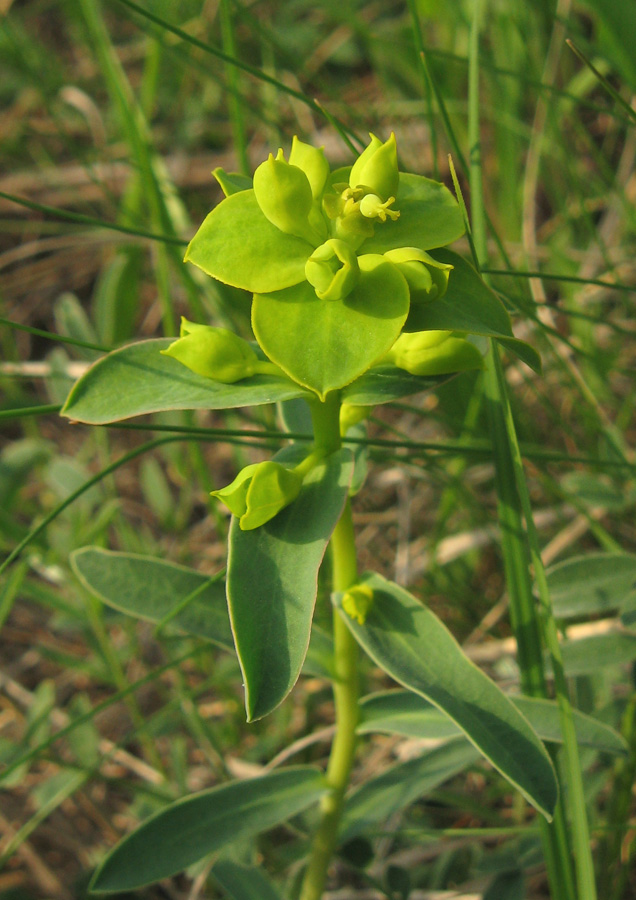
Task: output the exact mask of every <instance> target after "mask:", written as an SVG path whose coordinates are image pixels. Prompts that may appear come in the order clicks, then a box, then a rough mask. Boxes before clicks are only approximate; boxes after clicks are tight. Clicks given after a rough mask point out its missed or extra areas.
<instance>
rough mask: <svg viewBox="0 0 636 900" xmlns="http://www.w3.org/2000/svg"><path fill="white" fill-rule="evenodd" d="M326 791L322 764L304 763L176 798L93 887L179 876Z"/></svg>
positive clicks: (132, 885)
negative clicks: (310, 764)
mask: <svg viewBox="0 0 636 900" xmlns="http://www.w3.org/2000/svg"><path fill="white" fill-rule="evenodd" d="M325 791H326V784H325V780H324V776H323V775H322V773H321V772H320V771H319V770H318V769H315V768H313V767H312V766H302V767H301V766H299V767H297V768H290V769H285V770H283V771H280V772H271V773H269V774H267V775H262V776H261V777H260V778H250V779H248V780H246V781H239V782H233V783H232V784H224V785H221V786H220V787H215V788H212V789H211V790H209V791H202V792H201V793H199V794H194V795H193V796H190V797H186V798H184V799H183V800H177V802H176V803H173V804H171V805H170V806H168V807H167V808H166V809H163V810H161V811H160V812H158V813H157V814H156V815H154V816H151V818H150V819H148V820H146V821H145V822H144V823H143V824H142V825H141V826H140V827H139V828H138V829H137V830H136V831H133V833H132V834H130V835H128V837H126V838H124V839H123V841H121V842H120V843H119V844H117V846H116V847H115V849H114V850H112V851H111V853H109V855H108V856H107V857H106V859H105V860H104V862H103V863H102V864H101V866H100V867H99V868H98V870H97V872H96V873H95V875H94V877H93V881H92V882H91V885H90V890H91V891H94V892H96V893H109V892H114V891H130V890H134V889H136V888H140V887H143V886H144V885H147V884H152V883H153V882H155V881H159V880H160V879H161V878H167V877H168V876H170V875H175V874H176V873H177V872H182V871H183V870H184V869H186V868H187V867H188V866H191V865H192V864H193V863H196V862H198V861H199V860H200V859H203V858H204V857H205V856H208V855H209V854H210V853H214V852H215V851H216V850H220V849H221V848H222V847H225V846H227V845H228V844H231V843H233V842H234V841H237V840H241V839H245V838H249V837H251V836H253V835H255V834H259V833H260V832H261V831H266V830H267V829H268V828H272V827H273V826H274V825H278V824H280V823H281V822H285V821H286V820H287V819H290V818H292V817H293V816H295V815H297V814H298V813H299V812H302V811H303V810H304V809H307V807H308V806H311V805H312V804H314V803H316V802H317V801H318V800H319V799H320V797H321V796H322V795H323V794H324V793H325Z"/></svg>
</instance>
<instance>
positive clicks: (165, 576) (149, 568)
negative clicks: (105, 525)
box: [71, 547, 333, 678]
mask: <svg viewBox="0 0 636 900" xmlns="http://www.w3.org/2000/svg"><path fill="white" fill-rule="evenodd" d="M71 568H72V569H73V571H74V572H75V574H76V576H77V577H78V578H79V580H80V581H81V582H82V584H83V585H84V587H85V588H86V589H87V590H89V591H91V593H93V594H95V596H97V597H99V599H100V600H101V601H102V602H103V603H105V604H106V605H107V606H110V607H111V608H112V609H116V610H118V611H119V612H122V613H126V614H127V615H129V616H132V617H133V618H135V619H142V620H143V621H145V622H153V623H155V624H159V623H164V624H166V625H168V624H170V625H171V626H173V627H174V628H178V629H179V630H180V631H183V632H185V633H186V634H189V635H192V636H193V637H196V638H199V639H200V640H204V641H211V642H212V643H213V644H216V645H217V646H218V647H221V648H222V649H223V650H229V651H231V652H232V653H234V641H233V638H232V629H231V628H230V619H229V616H228V612H227V599H226V589H225V579H220V578H218V577H215V578H214V579H211V578H210V577H208V576H207V575H203V574H202V573H201V572H197V571H196V570H195V569H188V568H187V567H186V566H179V565H177V564H175V563H169V562H166V561H165V560H162V559H156V558H155V557H154V556H140V555H139V554H136V553H120V552H114V551H112V550H104V549H103V548H101V547H82V548H81V549H80V550H75V551H74V553H72V554H71ZM332 657H333V641H332V640H331V637H330V636H329V635H328V634H327V633H326V632H324V631H322V630H321V629H320V628H318V627H317V626H315V625H314V626H313V627H312V629H311V639H310V641H309V649H308V651H307V656H306V657H305V664H304V666H303V672H304V673H305V674H306V675H311V676H313V677H318V678H331V677H332V674H333V673H332V671H331V660H332Z"/></svg>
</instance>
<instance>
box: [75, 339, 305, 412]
mask: <svg viewBox="0 0 636 900" xmlns="http://www.w3.org/2000/svg"><path fill="white" fill-rule="evenodd" d="M171 343H172V340H171V339H169V338H167V339H166V338H159V339H157V340H151V341H140V342H139V343H137V344H129V345H128V346H127V347H122V348H121V349H119V350H114V351H113V352H112V353H109V354H108V355H107V356H104V357H102V359H100V360H98V361H97V362H96V363H95V365H93V366H91V368H90V369H89V370H88V371H87V372H86V374H85V375H83V376H82V377H81V378H80V379H79V381H77V382H76V384H75V385H74V386H73V389H72V390H71V392H70V394H69V396H68V399H67V400H66V403H65V405H64V407H63V409H62V413H61V414H62V415H63V416H67V417H68V418H69V419H73V420H74V421H77V422H86V423H87V424H89V425H103V424H105V423H107V422H118V421H119V420H120V419H129V418H130V417H131V416H140V415H144V414H146V413H153V412H161V411H163V410H167V409H230V408H232V407H235V406H256V405H259V404H263V403H275V402H276V401H278V400H287V399H289V398H291V397H302V396H303V395H305V394H306V391H303V389H302V388H301V387H299V386H298V385H296V384H293V383H292V382H291V381H290V380H289V379H288V378H286V377H285V376H284V375H280V376H277V375H254V376H252V377H251V378H246V379H245V380H244V381H238V382H236V383H235V384H221V383H220V382H217V381H212V379H211V378H204V377H203V376H202V375H197V374H196V373H195V372H191V371H190V370H189V369H186V367H185V366H183V365H181V363H179V362H177V360H176V359H172V358H171V357H170V356H163V355H162V354H161V353H160V352H159V351H160V350H164V349H165V348H166V347H168V346H169V345H170V344H171Z"/></svg>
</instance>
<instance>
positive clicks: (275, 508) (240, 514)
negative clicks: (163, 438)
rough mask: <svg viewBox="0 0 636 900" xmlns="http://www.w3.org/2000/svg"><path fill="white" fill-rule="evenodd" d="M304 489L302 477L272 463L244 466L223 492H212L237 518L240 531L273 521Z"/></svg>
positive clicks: (291, 470) (271, 461)
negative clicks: (302, 488)
mask: <svg viewBox="0 0 636 900" xmlns="http://www.w3.org/2000/svg"><path fill="white" fill-rule="evenodd" d="M302 485H303V478H302V475H301V474H299V473H297V472H295V471H294V470H293V469H287V468H285V466H281V464H280V463H277V462H274V461H273V460H271V459H270V460H267V461H266V462H261V463H254V464H253V465H250V466H246V467H245V468H244V469H243V470H242V471H241V472H239V474H238V475H237V476H236V478H235V479H234V481H233V482H232V483H231V484H229V485H228V486H227V487H225V488H221V490H218V491H212V493H211V496H212V497H218V498H219V500H221V501H222V502H223V503H224V504H225V505H226V506H227V507H228V509H229V510H230V511H231V512H232V513H233V514H234V515H235V516H236V517H237V518H238V520H239V527H240V529H241V530H242V531H251V530H252V529H254V528H258V527H259V526H261V525H264V524H265V523H266V522H269V520H270V519H273V518H274V516H275V515H277V513H279V512H280V511H281V509H284V508H285V507H286V506H288V505H289V504H290V503H292V502H293V501H294V500H295V499H296V497H297V496H298V494H299V493H300V489H301V487H302Z"/></svg>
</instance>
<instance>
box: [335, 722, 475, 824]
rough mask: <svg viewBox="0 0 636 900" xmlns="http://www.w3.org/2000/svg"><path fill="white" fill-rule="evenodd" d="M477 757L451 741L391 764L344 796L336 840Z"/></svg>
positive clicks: (376, 819) (434, 785)
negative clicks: (384, 770) (343, 807)
mask: <svg viewBox="0 0 636 900" xmlns="http://www.w3.org/2000/svg"><path fill="white" fill-rule="evenodd" d="M478 759H479V753H478V752H477V751H476V750H475V748H474V747H473V746H472V745H471V744H469V743H468V741H464V740H454V741H449V742H448V743H446V744H444V745H443V746H442V747H436V748H435V749H434V750H429V751H428V752H427V753H424V754H422V756H419V757H418V758H417V759H411V760H409V761H408V762H405V763H399V764H398V765H396V766H392V767H391V768H390V769H387V771H386V772H383V773H382V774H381V775H378V776H377V777H376V778H372V779H371V780H370V781H367V782H366V783H365V784H363V785H362V786H361V787H360V788H358V789H357V790H355V791H354V792H353V793H352V794H351V795H350V796H349V797H348V798H347V800H346V804H345V809H344V813H343V816H342V821H341V824H340V839H341V840H342V841H347V840H350V839H351V838H352V837H355V836H356V835H357V834H360V833H361V832H364V831H367V830H368V829H370V828H376V827H377V826H378V825H379V824H380V823H381V822H384V821H386V819H388V818H389V817H390V816H392V815H394V814H395V813H396V812H400V810H402V809H404V808H405V807H407V806H410V804H411V803H414V802H415V801H416V800H419V799H420V798H421V797H424V796H426V794H430V793H431V791H434V790H435V789H436V788H437V787H439V785H440V784H443V783H444V782H445V781H448V779H449V778H452V777H453V776H454V775H457V774H458V773H459V772H461V771H462V770H463V769H465V768H467V766H470V765H472V764H473V763H474V762H476V761H477V760H478Z"/></svg>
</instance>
